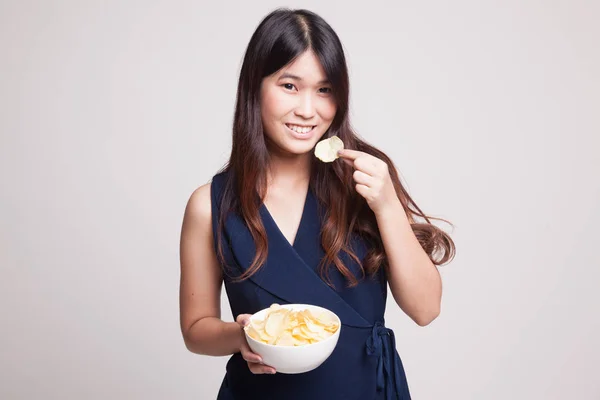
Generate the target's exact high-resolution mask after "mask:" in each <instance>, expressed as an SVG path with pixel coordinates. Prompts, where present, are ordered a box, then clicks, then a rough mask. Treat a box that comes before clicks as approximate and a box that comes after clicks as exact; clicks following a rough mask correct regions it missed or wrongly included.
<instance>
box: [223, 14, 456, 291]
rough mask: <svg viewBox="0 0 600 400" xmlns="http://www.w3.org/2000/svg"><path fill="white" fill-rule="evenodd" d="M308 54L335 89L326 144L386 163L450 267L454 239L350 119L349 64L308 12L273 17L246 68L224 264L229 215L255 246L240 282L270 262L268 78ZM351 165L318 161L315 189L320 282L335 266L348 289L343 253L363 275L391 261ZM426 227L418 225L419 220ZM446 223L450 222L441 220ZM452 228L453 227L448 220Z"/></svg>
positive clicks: (436, 254)
mask: <svg viewBox="0 0 600 400" xmlns="http://www.w3.org/2000/svg"><path fill="white" fill-rule="evenodd" d="M307 50H311V51H312V52H314V54H315V55H316V57H317V58H318V60H319V61H320V63H321V65H322V67H323V69H324V71H325V74H326V76H327V78H328V80H329V82H330V83H331V86H332V89H333V96H334V99H335V102H336V107H337V111H336V115H335V117H334V119H333V122H332V124H331V126H330V128H329V130H328V131H327V132H326V133H325V134H324V136H323V139H324V138H327V137H331V136H333V135H337V136H338V137H339V138H340V139H342V141H343V142H344V144H345V147H346V148H350V149H355V150H359V151H363V152H365V153H369V154H371V155H373V156H375V157H377V158H380V159H381V160H383V161H385V162H386V163H387V164H388V167H389V171H390V175H391V178H392V181H393V183H394V187H395V189H396V193H397V195H398V198H399V199H400V202H401V204H402V206H403V207H404V210H405V212H406V213H407V216H408V218H409V221H410V222H411V226H412V229H413V232H414V233H415V235H416V237H417V239H418V240H419V243H420V244H421V246H422V247H423V249H424V250H425V252H427V254H428V255H429V257H430V259H431V260H432V262H433V263H434V264H435V265H442V264H444V263H447V262H449V261H450V260H451V259H452V258H453V257H454V254H455V247H454V242H453V241H452V239H451V238H450V236H449V235H448V234H447V233H445V232H443V231H442V230H441V229H440V228H438V227H436V226H435V225H433V224H432V223H431V219H438V220H441V219H439V218H432V217H428V216H427V215H425V214H424V213H423V212H422V211H421V210H420V209H419V207H418V206H417V205H416V204H415V202H414V201H413V200H412V199H411V197H410V196H409V194H408V193H407V191H406V190H405V189H404V187H403V186H402V184H401V182H400V179H399V177H398V173H397V171H396V168H395V166H394V164H393V162H392V161H391V160H390V158H389V157H388V156H386V155H385V154H384V153H383V152H382V151H380V150H378V149H376V148H375V147H373V146H371V145H369V144H368V143H366V141H364V140H363V139H361V138H359V136H358V135H357V134H356V133H355V132H354V131H353V129H352V127H351V125H350V122H349V119H348V104H349V80H348V69H347V66H346V59H345V55H344V51H343V48H342V44H341V42H340V39H339V38H338V36H337V34H336V33H335V32H334V30H333V29H332V28H331V26H329V24H328V23H327V22H325V20H323V18H321V17H320V16H318V15H317V14H315V13H313V12H311V11H307V10H290V9H285V8H280V9H277V10H275V11H273V12H271V13H270V14H269V15H267V16H266V17H265V18H264V19H263V20H262V21H261V22H260V24H259V25H258V27H257V28H256V31H255V32H254V34H253V35H252V37H251V39H250V42H249V44H248V48H247V50H246V53H245V56H244V61H243V64H242V68H241V72H240V77H239V82H238V89H237V99H236V106H235V114H234V121H233V140H232V148H231V156H230V158H229V161H228V162H227V164H226V165H225V166H224V167H223V168H222V169H221V171H220V172H228V173H227V174H225V176H227V180H226V182H225V186H224V192H223V198H222V203H221V212H220V216H219V221H220V223H219V229H218V235H217V237H218V238H219V240H218V253H219V257H220V259H221V261H222V262H223V265H225V264H224V258H223V253H222V244H221V235H222V230H223V223H224V221H225V218H226V215H227V213H228V212H230V211H235V212H237V213H239V215H241V217H242V218H243V219H244V221H245V223H246V225H247V226H248V228H249V230H250V233H251V234H252V237H253V239H254V242H255V246H256V254H255V257H254V260H253V262H252V265H251V266H250V267H249V268H248V269H247V270H246V272H245V273H243V274H242V275H240V276H238V277H237V278H236V280H243V279H246V278H248V277H249V276H251V275H252V274H254V273H255V272H256V271H257V270H258V269H259V268H260V267H261V266H262V265H263V264H264V262H265V260H266V257H267V252H268V241H267V233H266V231H265V227H264V225H263V223H262V220H261V218H260V214H259V209H260V204H261V203H262V200H263V199H264V198H265V196H266V192H267V180H266V170H267V167H268V160H269V157H268V150H267V146H266V143H265V136H264V132H263V126H262V120H261V108H260V87H261V83H262V80H263V78H265V77H267V76H269V75H271V74H273V73H275V72H277V71H279V70H280V69H281V68H282V67H284V66H286V65H287V64H289V63H290V62H292V61H293V60H294V59H295V58H296V57H298V56H299V55H301V54H302V53H304V52H305V51H307ZM352 173H353V171H352V167H350V166H348V165H346V163H344V162H341V160H337V161H336V162H334V163H331V164H325V163H322V162H320V161H316V157H313V158H312V165H311V180H310V185H311V188H312V189H313V191H314V192H315V195H316V197H317V199H318V201H319V204H323V205H325V207H324V210H326V212H325V214H324V220H323V226H322V230H321V244H322V246H323V248H324V250H325V254H326V257H325V258H324V259H323V261H322V263H321V267H320V271H321V275H322V277H323V278H324V279H325V280H326V281H327V282H330V280H329V275H328V272H329V268H328V265H332V264H333V265H335V268H337V269H338V270H339V271H340V272H341V273H342V274H343V275H344V276H345V277H346V278H347V281H348V283H349V285H350V286H354V285H356V284H357V282H358V279H357V277H356V276H355V275H354V274H353V273H352V272H351V271H350V270H349V269H348V268H347V267H346V266H345V265H344V263H343V262H342V261H341V259H340V257H339V252H340V251H343V252H346V253H347V254H348V255H349V256H350V257H351V258H352V259H354V260H355V261H356V262H358V263H359V265H361V268H362V272H363V275H365V274H373V273H375V272H377V270H378V269H379V268H381V267H382V266H383V265H385V263H386V262H387V259H386V256H385V251H384V247H383V243H382V240H381V237H380V234H379V230H378V227H377V221H376V219H375V215H374V213H373V212H372V211H371V210H370V208H369V206H368V204H367V203H366V201H365V200H364V198H362V196H360V195H359V194H358V193H356V192H355V190H354V182H353V178H352ZM419 219H420V220H421V221H420V222H417V221H418V220H419ZM442 221H445V220H442ZM445 222H448V221H445ZM353 234H357V235H359V236H361V237H362V238H363V239H365V241H366V242H367V243H369V245H370V250H369V252H368V253H367V255H366V257H365V259H364V260H363V263H361V262H360V260H359V259H358V257H357V256H356V255H355V254H354V252H353V251H352V249H351V248H350V239H351V236H352V235H353Z"/></svg>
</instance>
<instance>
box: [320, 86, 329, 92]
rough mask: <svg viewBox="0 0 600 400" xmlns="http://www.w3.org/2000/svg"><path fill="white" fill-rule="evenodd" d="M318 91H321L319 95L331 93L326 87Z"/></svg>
mask: <svg viewBox="0 0 600 400" xmlns="http://www.w3.org/2000/svg"><path fill="white" fill-rule="evenodd" d="M319 90H321V93H331V88H328V87H324V88H321V89H319Z"/></svg>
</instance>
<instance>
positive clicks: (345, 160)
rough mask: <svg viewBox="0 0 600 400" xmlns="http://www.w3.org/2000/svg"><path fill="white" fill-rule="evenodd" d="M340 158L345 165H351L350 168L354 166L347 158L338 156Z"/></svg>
mask: <svg viewBox="0 0 600 400" xmlns="http://www.w3.org/2000/svg"><path fill="white" fill-rule="evenodd" d="M340 160H342V161H343V162H344V163H345V164H346V165H349V166H351V167H352V168H354V161H352V160H347V159H345V158H342V157H340Z"/></svg>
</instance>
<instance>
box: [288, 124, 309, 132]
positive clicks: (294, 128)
mask: <svg viewBox="0 0 600 400" xmlns="http://www.w3.org/2000/svg"><path fill="white" fill-rule="evenodd" d="M285 126H287V128H288V129H289V130H292V131H294V132H296V133H300V134H307V133H309V132H311V131H312V130H313V129H315V128H316V125H293V124H285Z"/></svg>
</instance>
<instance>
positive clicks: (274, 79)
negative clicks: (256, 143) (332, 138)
mask: <svg viewBox="0 0 600 400" xmlns="http://www.w3.org/2000/svg"><path fill="white" fill-rule="evenodd" d="M331 88H332V87H331V85H330V84H329V82H328V81H327V77H326V76H325V71H324V70H323V67H322V66H321V64H320V63H319V60H318V59H317V57H316V56H315V55H314V53H313V52H312V51H306V52H304V53H303V54H301V55H300V56H298V57H297V58H296V59H295V60H294V61H293V62H292V63H290V64H288V65H287V66H285V67H283V68H282V69H281V70H279V71H277V72H275V73H274V74H272V75H270V76H268V77H266V78H264V79H263V81H262V85H261V117H262V123H263V128H264V132H265V135H266V139H267V142H268V144H269V147H270V149H272V150H275V151H277V152H282V153H286V154H297V155H300V154H305V153H308V152H309V151H311V150H312V149H313V148H314V147H315V145H316V143H317V142H318V141H319V139H320V138H321V137H322V136H323V134H324V133H325V132H326V131H327V129H329V126H330V125H331V122H332V121H333V118H334V117H335V112H336V104H335V101H334V97H333V94H332V93H331Z"/></svg>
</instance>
